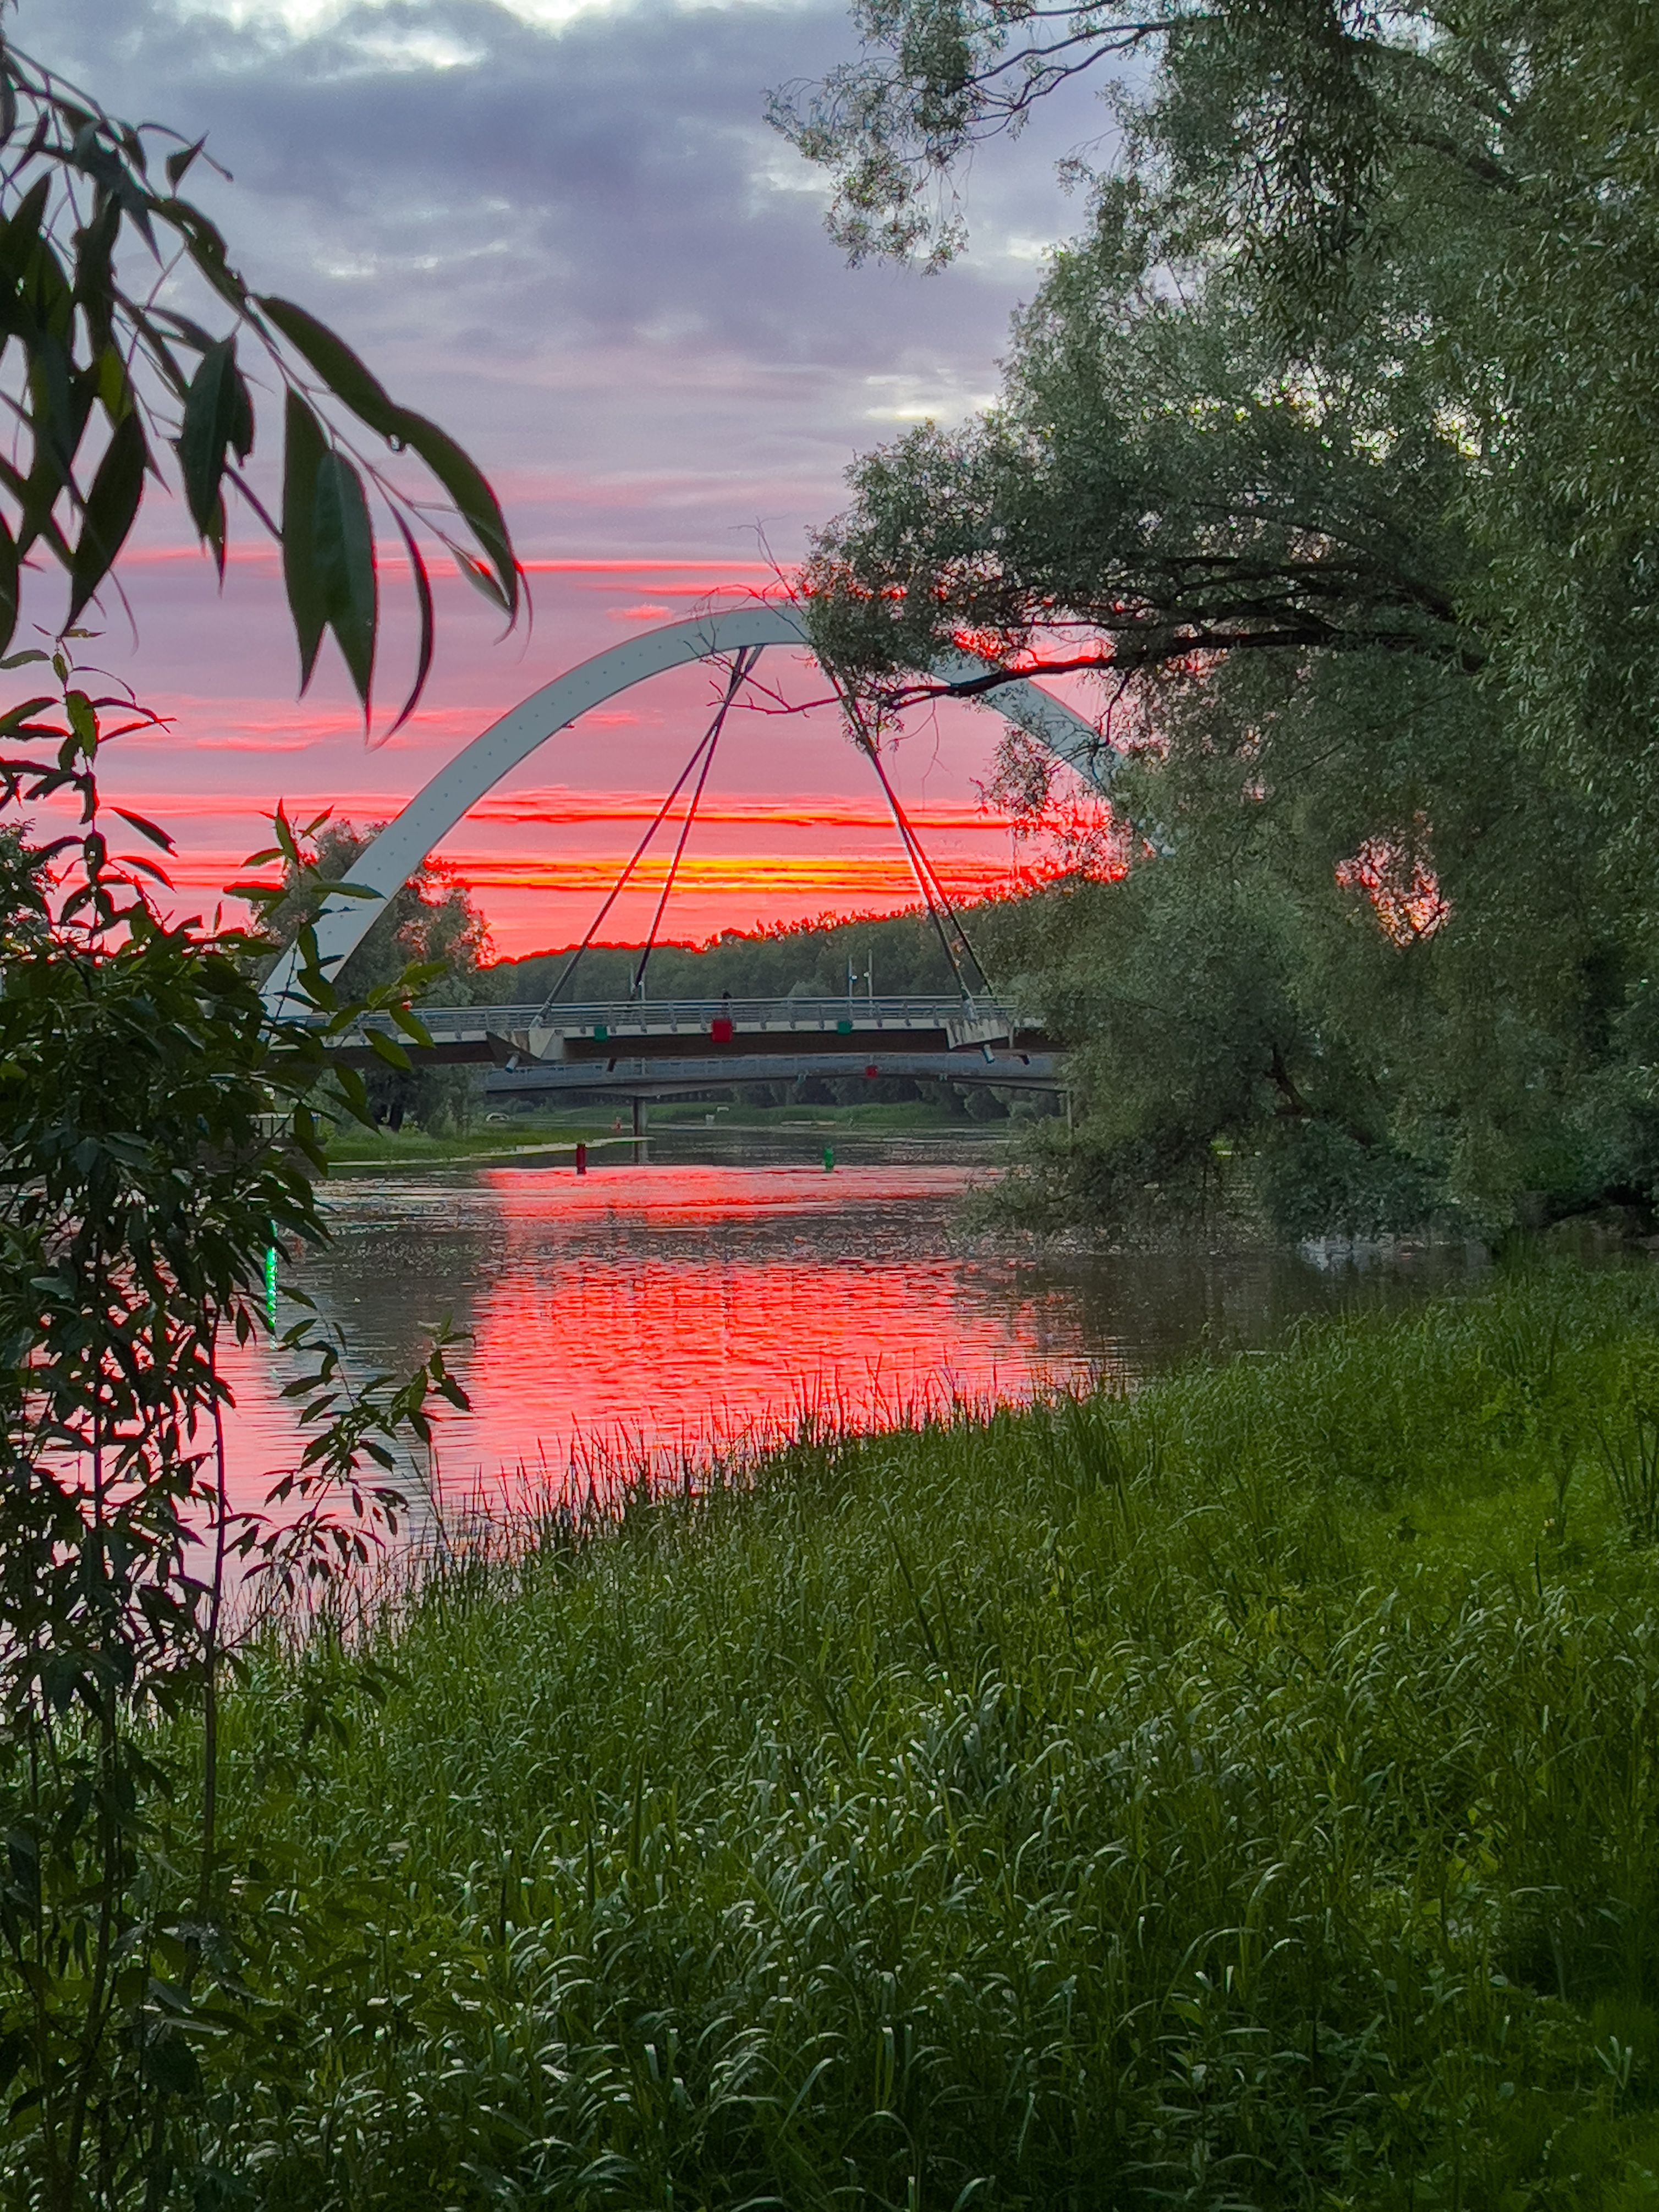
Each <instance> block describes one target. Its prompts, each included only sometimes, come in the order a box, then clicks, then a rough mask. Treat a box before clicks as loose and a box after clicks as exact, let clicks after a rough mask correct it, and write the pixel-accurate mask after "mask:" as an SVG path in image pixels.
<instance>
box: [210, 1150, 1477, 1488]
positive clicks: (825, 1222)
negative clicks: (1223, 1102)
mask: <svg viewBox="0 0 1659 2212" xmlns="http://www.w3.org/2000/svg"><path fill="white" fill-rule="evenodd" d="M834 1142H835V1145H836V1166H835V1169H834V1170H833V1172H826V1170H825V1169H824V1167H823V1163H822V1159H821V1158H820V1155H819V1148H820V1147H821V1146H822V1144H823V1134H822V1133H817V1132H811V1131H807V1132H800V1133H784V1134H781V1135H778V1136H775V1137H769V1138H767V1139H757V1138H753V1137H748V1138H745V1137H744V1135H743V1134H742V1133H740V1132H738V1131H732V1132H731V1133H729V1134H728V1133H726V1131H724V1130H721V1131H718V1132H707V1133H705V1132H704V1131H702V1130H701V1129H694V1130H690V1131H685V1130H681V1131H676V1132H673V1133H660V1134H656V1135H653V1139H652V1146H651V1149H652V1158H651V1159H650V1161H649V1163H648V1164H633V1163H632V1162H631V1161H629V1158H627V1148H626V1147H623V1148H622V1150H621V1151H620V1152H598V1153H596V1154H595V1156H594V1159H593V1161H592V1164H591V1166H590V1170H589V1172H588V1173H587V1174H586V1176H577V1175H576V1174H575V1173H574V1170H573V1169H572V1167H571V1166H570V1164H569V1163H568V1155H566V1156H564V1157H563V1158H558V1159H557V1160H556V1164H550V1163H548V1162H547V1161H545V1160H543V1161H532V1162H529V1163H526V1164H522V1165H514V1164H507V1165H500V1166H484V1167H477V1168H467V1169H454V1168H450V1169H434V1170H424V1171H416V1172H411V1171H407V1170H405V1171H402V1172H400V1173H398V1174H397V1175H396V1176H377V1175H374V1174H372V1173H370V1174H356V1175H350V1176H342V1177H340V1178H339V1179H338V1180H337V1181H336V1182H334V1183H332V1184H331V1186H330V1190H329V1196H328V1206H327V1211H328V1214H329V1218H330V1221H331V1227H332V1231H333V1240H334V1241H333V1243H332V1245H331V1248H330V1249H327V1250H326V1251H325V1252H323V1253H321V1254H319V1255H311V1256H309V1257H307V1258H306V1259H304V1260H303V1261H301V1263H300V1264H299V1265H298V1266H297V1267H295V1269H294V1271H293V1279H294V1280H295V1282H296V1283H297V1284H298V1285H300V1286H301V1287H302V1288H303V1289H304V1290H305V1291H307V1294H308V1295H309V1296H310V1297H312V1298H313V1300H314V1301H315V1302H316V1305H317V1308H318V1310H319V1315H320V1316H321V1318H322V1319H323V1321H324V1322H325V1323H326V1324H327V1325H328V1326H329V1328H331V1330H332V1331H333V1332H335V1334H336V1335H337V1340H339V1342H340V1343H341V1345H342V1346H343V1351H344V1352H345V1355H346V1359H347V1363H348V1366H349V1369H350V1370H351V1371H352V1372H354V1373H355V1374H357V1375H360V1376H361V1375H363V1374H366V1373H369V1372H375V1371H386V1372H391V1373H394V1374H402V1373H404V1372H407V1371H408V1370H410V1369H411V1368H413V1366H414V1365H415V1364H416V1363H417V1362H418V1361H419V1360H420V1358H422V1352H423V1348H424V1346H425V1343H426V1341H427V1339H428V1333H429V1331H430V1330H431V1329H432V1328H434V1327H435V1325H436V1324H438V1323H439V1322H441V1321H444V1320H447V1321H448V1322H449V1323H450V1324H451V1326H452V1327H453V1328H454V1329H455V1330H457V1331H458V1332H460V1333H461V1340H460V1341H459V1342H458V1344H457V1345H456V1346H455V1349H454V1352H453V1358H452V1365H453V1369H454V1370H455V1372H456V1374H457V1375H458V1376H459V1378H460V1380H461V1382H462V1383H463V1386H464V1388H465V1391H466V1393H467V1395H468V1396H469V1398H470V1400H471V1409H470V1410H469V1411H468V1412H466V1413H459V1412H455V1411H449V1410H446V1411H445V1412H444V1413H443V1414H442V1418H441V1421H440V1423H439V1426H438V1432H437V1442H436V1446H435V1454H434V1457H433V1461H432V1463H431V1464H430V1465H429V1466H428V1465H425V1464H422V1467H421V1468H419V1469H418V1470H414V1469H411V1470H410V1476H411V1478H412V1477H413V1476H414V1475H415V1474H418V1477H419V1482H420V1485H421V1486H422V1487H425V1486H428V1485H429V1486H431V1487H432V1489H433V1491H434V1492H435V1495H436V1497H437V1498H438V1499H439V1501H440V1502H441V1504H442V1506H443V1508H444V1510H446V1512H447V1513H449V1514H453V1513H456V1512H458V1511H464V1510H473V1509H476V1508H477V1506H479V1505H480V1504H482V1505H483V1507H485V1508H486V1509H487V1510H492V1511H495V1510H501V1509H503V1508H506V1509H508V1510H511V1509H512V1508H513V1507H515V1506H516V1505H519V1504H526V1503H527V1504H535V1503H536V1502H537V1501H538V1499H540V1498H545V1497H546V1496H547V1495H548V1494H549V1492H553V1493H555V1494H560V1493H568V1492H571V1491H577V1492H585V1491H586V1487H587V1486H588V1484H589V1483H590V1482H591V1481H593V1480H599V1481H601V1482H603V1481H605V1480H611V1479H614V1478H615V1476H616V1475H617V1472H618V1470H619V1469H623V1468H634V1467H638V1466H641V1465H643V1464H646V1463H649V1464H650V1465H651V1466H652V1468H653V1469H654V1470H655V1472H656V1473H657V1474H659V1476H668V1477H673V1478H678V1475H679V1474H680V1471H681V1470H682V1468H684V1466H685V1465H686V1464H688V1463H689V1464H691V1465H694V1466H695V1465H696V1463H697V1462H700V1461H702V1460H703V1459H705V1458H706V1457H707V1456H708V1455H709V1454H710V1453H712V1452H715V1451H718V1450H720V1449H731V1448H732V1447H733V1446H737V1447H743V1446H746V1445H752V1444H754V1443H757V1442H764V1441H765V1440H767V1439H768V1438H776V1437H781V1436H784V1435H787V1434H788V1433H790V1432H792V1431H796V1430H798V1429H799V1426H800V1425H801V1423H802V1421H803V1419H811V1420H814V1421H823V1420H833V1421H836V1422H842V1423H849V1424H853V1425H860V1426H869V1425H874V1424H878V1423H880V1422H882V1421H884V1420H890V1419H902V1418H904V1417H906V1416H907V1415H909V1414H913V1413H915V1412H916V1411H917V1410H918V1409H939V1408H943V1407H947V1406H949V1405H950V1404H951V1403H952V1402H959V1401H973V1402H979V1403H983V1402H986V1401H990V1400H993V1399H1001V1400H1019V1399H1024V1398H1028V1397H1030V1395H1031V1394H1032V1393H1033V1392H1034V1391H1037V1390H1042V1389H1052V1388H1054V1387H1076V1386H1078V1385H1079V1384H1086V1383H1089V1382H1090V1381H1091V1379H1092V1378H1094V1377H1096V1376H1106V1377H1109V1378H1113V1379H1115V1380H1119V1381H1121V1382H1124V1383H1133V1382H1135V1381H1136V1380H1138V1379H1139V1378H1140V1377H1142V1376H1145V1375H1146V1374H1147V1373H1149V1372H1150V1371H1152V1370H1155V1369H1157V1368H1158V1367H1160V1366H1163V1365H1165V1364H1168V1363H1169V1362H1170V1361H1171V1360H1173V1359H1174V1358H1177V1357H1178V1356H1179V1355H1181V1354H1182V1353H1183V1352H1188V1351H1190V1350H1192V1349H1194V1347H1196V1346H1200V1345H1205V1344H1207V1345H1208V1346H1212V1347H1215V1348H1227V1347H1231V1346H1248V1345H1259V1344H1261V1343H1264V1342H1266V1341H1267V1340H1270V1339H1271V1338H1272V1337H1273V1335H1274V1334H1277V1333H1278V1332H1279V1331H1280V1330H1281V1329H1282V1328H1284V1327H1285V1325H1286V1324H1287V1323H1288V1322H1290V1321H1291V1320H1292V1319H1293V1318H1294V1317H1295V1316H1297V1315H1300V1314H1304V1313H1307V1312H1310V1311H1314V1310H1330V1309H1333V1308H1334V1307H1337V1306H1340V1305H1341V1304H1344V1303H1347V1302H1352V1300H1353V1299H1354V1298H1356V1297H1376V1296H1378V1295H1382V1296H1395V1295H1399V1294H1401V1292H1405V1293H1407V1294H1409V1293H1410V1292H1412V1291H1414V1290H1415V1289H1416V1288H1417V1287H1418V1286H1419V1285H1423V1284H1425V1283H1430V1282H1434V1281H1438V1280H1442V1279H1445V1277H1446V1276H1447V1275H1448V1274H1452V1275H1456V1274H1458V1273H1464V1272H1467V1270H1468V1267H1470V1266H1471V1265H1473V1264H1474V1262H1473V1261H1471V1260H1468V1259H1466V1258H1465V1257H1464V1256H1463V1255H1462V1253H1461V1252H1452V1253H1447V1252H1445V1251H1443V1250H1441V1251H1434V1252H1430V1251H1425V1250H1423V1249H1413V1248H1408V1247H1402V1248H1400V1249H1397V1250H1394V1251H1390V1252H1387V1253H1383V1254H1372V1255H1365V1257H1364V1261H1363V1262H1362V1261H1358V1260H1356V1258H1355V1257H1354V1255H1346V1254H1342V1255H1331V1254H1326V1255H1307V1254H1290V1253H1249V1254H1236V1255H1201V1254H1200V1255H1190V1256H1188V1255H1182V1256H1171V1255H1149V1254H1135V1255H1115V1256H1103V1255H1095V1256H1044V1257H1033V1256H1030V1255H1018V1256H1010V1255H1007V1254H1006V1253H1000V1252H995V1251H990V1250H987V1249H981V1248H979V1247H977V1246H975V1245H973V1244H971V1243H964V1242H963V1239H962V1237H961V1236H960V1234H959V1232H958V1231H957V1230H956V1228H955V1225H954V1224H955V1217H956V1214H957V1209H958V1207H959V1206H960V1203H961V1200H962V1198H963V1194H964V1192H965V1191H966V1190H967V1189H968V1188H969V1185H970V1184H971V1183H972V1182H975V1180H976V1179H978V1178H981V1177H982V1176H984V1175H986V1174H987V1173H989V1172H994V1162H995V1159H996V1158H997V1156H998V1152H999V1151H1000V1146H998V1145H997V1144H996V1143H995V1142H994V1141H992V1142H980V1143H975V1134H974V1133H972V1132H963V1133H957V1132H955V1131H951V1132H945V1133H941V1134H939V1136H933V1135H931V1134H925V1135H916V1136H908V1137H895V1138H887V1139H848V1138H846V1137H845V1136H842V1135H839V1134H837V1135H836V1137H835V1139H834ZM289 1317H291V1314H290V1315H289V1316H284V1318H285V1319H286V1318H289ZM294 1372H295V1370H294V1367H293V1364H292V1363H291V1361H290V1360H289V1359H288V1358H286V1357H285V1356H284V1355H283V1354H282V1353H281V1352H279V1351H277V1350H276V1349H274V1348H273V1347H271V1346H263V1345H262V1346H258V1347H257V1348H254V1349H251V1350H250V1351H248V1352H244V1353H243V1354H241V1355H240V1357H239V1358H238V1360H237V1362H236V1365H235V1369H234V1383H235V1388H236V1394H237V1409H236V1413H235V1415H234V1419H233V1420H232V1422H231V1424H230V1428H229V1440H228V1441H229V1454H230V1460H231V1465H232V1471H233V1476H234V1486H235V1490H236V1492H237V1493H238V1495H239V1497H240V1498H243V1499H245V1500H246V1502H248V1503H252V1502H253V1499H254V1498H256V1497H257V1496H258V1495H260V1494H262V1493H263V1491H264V1487H265V1486H266V1484H267V1482H268V1480H269V1479H270V1477H271V1476H273V1475H274V1474H276V1473H277V1472H278V1471H280V1470H281V1469H283V1468H287V1467H289V1466H291V1465H292V1464H293V1462H294V1459H295V1427H294V1423H293V1418H292V1415H291V1413H290V1412H289V1407H288V1404H287V1403H286V1402H285V1401H284V1400H283V1397H282V1395H281V1392H282V1389H283V1384H284V1383H286V1382H288V1381H290V1380H292V1378H293V1375H294Z"/></svg>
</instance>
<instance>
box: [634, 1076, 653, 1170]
mask: <svg viewBox="0 0 1659 2212" xmlns="http://www.w3.org/2000/svg"><path fill="white" fill-rule="evenodd" d="M650 1112H651V1109H650V1108H649V1106H647V1103H646V1102H645V1100H644V1099H643V1098H642V1097H641V1096H640V1094H639V1092H638V1091H635V1093H634V1164H635V1167H636V1168H637V1167H641V1166H642V1165H643V1164H644V1163H645V1162H646V1160H647V1159H648V1158H650V1139H649V1138H648V1137H647V1134H646V1129H647V1122H648V1118H649V1115H650Z"/></svg>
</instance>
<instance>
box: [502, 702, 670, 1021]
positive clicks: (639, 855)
mask: <svg viewBox="0 0 1659 2212" xmlns="http://www.w3.org/2000/svg"><path fill="white" fill-rule="evenodd" d="M706 750H708V732H706V731H705V732H704V733H703V735H702V737H701V738H698V740H697V742H696V744H695V745H694V746H693V747H692V750H691V757H690V760H688V761H687V763H685V766H684V768H683V769H681V770H680V772H679V775H678V779H677V780H676V781H675V785H674V788H673V789H672V790H671V792H670V793H669V794H668V796H667V798H666V799H664V801H663V803H662V805H660V806H659V808H658V809H657V815H656V819H655V820H654V821H653V823H652V824H651V827H650V828H649V829H647V831H646V833H645V835H644V836H643V837H641V840H640V842H639V843H638V844H637V845H636V846H635V848H634V853H633V857H632V858H631V859H630V860H629V862H628V864H627V866H625V867H624V868H623V872H622V873H621V874H620V875H619V876H618V877H617V880H616V882H615V883H614V884H612V885H611V890H610V894H609V896H607V897H606V899H605V904H604V905H603V906H602V907H601V908H599V912H598V913H597V914H596V915H594V917H593V919H592V922H591V923H590V924H589V926H588V931H587V934H586V937H584V938H583V939H582V941H581V943H580V945H578V946H577V947H576V949H575V951H574V952H573V953H572V954H571V956H570V957H569V959H568V961H566V963H565V964H564V966H563V967H562V969H560V971H559V976H558V981H556V983H555V984H554V986H553V988H552V989H551V990H550V992H549V993H548V994H547V996H546V998H545V999H544V1000H543V1001H542V1004H541V1008H540V1011H539V1012H538V1014H537V1017H536V1023H537V1026H538V1028H539V1027H540V1025H541V1024H542V1023H543V1022H544V1021H545V1020H546V1018H547V1017H548V1015H549V1014H550V1013H551V1012H552V1011H553V1008H554V1006H555V1005H556V1003H557V1001H558V1000H560V999H561V998H562V996H563V995H564V987H565V985H566V984H567V983H568V982H569V981H570V979H571V977H572V976H573V975H574V974H575V972H576V969H577V967H578V965H579V963H580V960H581V957H582V955H583V953H585V952H586V951H587V949H588V947H589V946H590V945H592V942H593V939H595V938H596V937H597V936H598V935H599V932H600V930H601V929H602V928H603V927H605V916H606V915H608V914H609V913H610V911H611V908H612V907H613V906H615V904H616V903H617V900H618V899H619V898H620V897H621V896H622V895H623V892H624V891H625V890H627V888H628V884H629V878H630V877H631V876H632V875H633V873H634V871H635V868H637V867H638V866H639V864H640V862H641V860H643V859H644V858H645V855H646V853H647V849H648V848H649V846H650V843H651V841H652V839H653V837H654V836H656V834H657V832H658V830H659V829H661V827H662V825H663V823H664V822H665V820H666V819H667V817H668V811H669V809H670V808H671V806H672V805H673V804H674V801H675V800H676V799H678V797H679V795H680V793H681V792H682V791H683V790H684V788H685V785H686V782H687V781H688V779H689V778H690V776H691V775H693V774H694V773H695V771H696V766H697V763H698V762H699V761H700V760H701V759H702V756H703V754H704V752H705V751H706Z"/></svg>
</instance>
